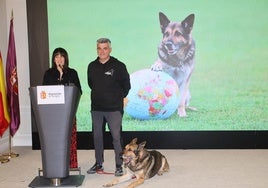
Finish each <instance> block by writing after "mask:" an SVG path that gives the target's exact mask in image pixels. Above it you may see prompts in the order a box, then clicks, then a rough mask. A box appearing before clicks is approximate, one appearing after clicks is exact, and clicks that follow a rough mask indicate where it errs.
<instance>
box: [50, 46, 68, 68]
mask: <svg viewBox="0 0 268 188" xmlns="http://www.w3.org/2000/svg"><path fill="white" fill-rule="evenodd" d="M58 54H60V55H62V56H63V57H64V59H65V63H64V66H63V69H65V70H67V69H68V67H69V58H68V53H67V51H66V50H65V49H64V48H61V47H59V48H56V49H55V50H54V51H53V54H52V58H51V63H52V68H56V67H57V66H56V63H55V62H54V59H55V56H57V55H58Z"/></svg>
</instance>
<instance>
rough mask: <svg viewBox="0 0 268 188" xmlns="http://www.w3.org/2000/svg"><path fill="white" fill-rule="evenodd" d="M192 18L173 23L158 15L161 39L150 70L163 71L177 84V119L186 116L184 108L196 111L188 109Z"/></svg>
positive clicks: (193, 60) (193, 59) (192, 41)
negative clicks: (156, 57) (155, 58)
mask: <svg viewBox="0 0 268 188" xmlns="http://www.w3.org/2000/svg"><path fill="white" fill-rule="evenodd" d="M194 18H195V16H194V14H190V15H189V16H187V17H186V18H185V19H184V20H183V21H181V22H173V21H170V20H169V19H168V18H167V16H166V15H165V14H163V13H162V12H160V13H159V20H160V28H161V31H162V34H163V37H162V40H161V42H160V45H159V46H158V59H157V60H156V62H155V63H154V64H153V65H152V66H151V70H154V71H164V72H166V73H167V74H169V75H170V76H171V77H172V78H173V79H174V80H175V81H176V82H177V84H178V87H179V95H180V96H179V100H180V102H179V106H178V115H179V117H185V116H187V115H186V108H189V109H192V110H196V109H195V108H194V107H189V101H190V98H191V95H190V91H189V85H190V78H191V75H192V73H193V70H194V66H195V41H194V39H193V38H192V35H191V31H192V28H193V24H194Z"/></svg>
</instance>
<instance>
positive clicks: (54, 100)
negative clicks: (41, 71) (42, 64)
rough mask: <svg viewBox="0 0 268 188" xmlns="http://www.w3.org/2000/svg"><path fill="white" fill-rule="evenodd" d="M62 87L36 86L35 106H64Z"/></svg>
mask: <svg viewBox="0 0 268 188" xmlns="http://www.w3.org/2000/svg"><path fill="white" fill-rule="evenodd" d="M64 103H65V97H64V86H63V85H55V86H54V85H53V86H37V104H38V105H39V104H64Z"/></svg>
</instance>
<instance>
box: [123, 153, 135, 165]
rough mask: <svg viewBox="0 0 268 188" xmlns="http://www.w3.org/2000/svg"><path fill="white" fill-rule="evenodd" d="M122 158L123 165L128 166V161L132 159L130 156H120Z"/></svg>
mask: <svg viewBox="0 0 268 188" xmlns="http://www.w3.org/2000/svg"><path fill="white" fill-rule="evenodd" d="M122 158H123V162H124V164H125V165H127V164H129V163H130V161H131V160H132V159H133V158H132V157H130V156H124V155H123V156H122Z"/></svg>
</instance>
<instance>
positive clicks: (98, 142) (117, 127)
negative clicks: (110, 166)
mask: <svg viewBox="0 0 268 188" xmlns="http://www.w3.org/2000/svg"><path fill="white" fill-rule="evenodd" d="M111 51H112V47H111V41H110V40H109V39H108V38H100V39H98V40H97V54H98V57H97V59H96V60H94V61H92V62H91V63H90V64H89V65H88V69H87V76H88V86H89V87H90V89H91V118H92V130H93V138H94V147H95V159H96V162H95V164H94V165H93V166H92V167H91V168H90V169H89V170H88V171H87V173H88V174H94V173H96V172H97V171H101V170H103V169H104V168H103V162H104V158H103V152H104V146H103V126H104V125H105V123H104V122H107V125H108V127H109V130H110V132H111V135H112V138H113V147H114V152H115V165H116V169H115V176H122V175H123V169H122V159H121V157H120V153H121V152H122V145H121V128H122V117H123V100H124V97H126V96H127V94H128V92H129V90H130V78H129V73H128V71H127V68H126V66H125V64H124V63H122V62H120V61H119V60H117V59H116V58H114V57H112V56H110V53H111Z"/></svg>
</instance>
